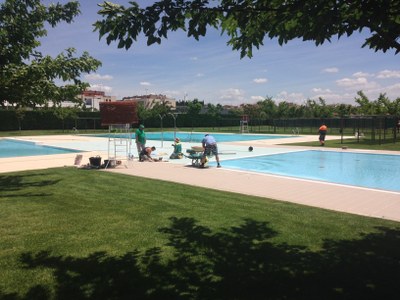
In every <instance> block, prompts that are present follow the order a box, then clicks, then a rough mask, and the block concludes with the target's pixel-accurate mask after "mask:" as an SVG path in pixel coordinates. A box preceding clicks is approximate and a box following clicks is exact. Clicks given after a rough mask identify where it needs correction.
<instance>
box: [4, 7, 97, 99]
mask: <svg viewBox="0 0 400 300" xmlns="http://www.w3.org/2000/svg"><path fill="white" fill-rule="evenodd" d="M78 14H79V3H78V2H77V1H71V2H67V3H66V4H65V5H61V4H59V3H58V4H52V5H50V6H48V7H46V6H45V5H43V4H42V3H41V1H40V0H29V1H26V0H6V1H4V3H1V4H0V25H1V26H0V45H1V47H0V104H3V103H5V102H8V103H10V104H16V105H18V106H30V107H35V106H38V105H47V103H48V101H53V102H54V103H60V102H61V101H62V100H66V99H65V97H66V96H68V98H69V99H68V100H74V99H75V97H76V95H77V94H79V93H80V92H81V91H83V90H84V89H85V88H86V87H87V86H88V85H87V84H86V83H82V82H81V80H80V76H81V73H83V72H84V73H89V72H92V71H95V70H96V69H97V68H98V67H99V66H100V65H101V62H100V61H98V60H96V59H94V58H93V57H91V56H90V55H89V54H88V53H87V52H84V53H83V54H82V55H81V56H80V57H75V56H74V55H75V49H72V48H70V49H67V50H66V52H65V53H61V54H59V55H58V56H56V57H55V58H52V57H50V56H44V55H42V54H41V53H40V52H39V51H37V49H36V48H37V47H38V46H39V45H40V42H39V38H40V37H43V36H45V35H46V34H47V32H46V30H45V29H44V28H45V23H48V24H50V25H51V26H56V25H57V24H58V23H59V22H62V21H65V22H67V23H70V22H72V20H73V18H74V17H75V16H76V15H78ZM57 79H61V80H62V81H64V83H65V86H64V87H59V86H57V85H56V84H55V82H54V80H57ZM66 86H68V87H66ZM66 91H68V92H66Z"/></svg>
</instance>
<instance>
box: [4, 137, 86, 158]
mask: <svg viewBox="0 0 400 300" xmlns="http://www.w3.org/2000/svg"><path fill="white" fill-rule="evenodd" d="M77 152H82V151H79V150H73V149H67V148H57V147H51V146H44V145H38V144H36V143H34V142H29V141H16V140H9V139H1V140H0V158H5V157H21V156H37V155H52V154H66V153H77Z"/></svg>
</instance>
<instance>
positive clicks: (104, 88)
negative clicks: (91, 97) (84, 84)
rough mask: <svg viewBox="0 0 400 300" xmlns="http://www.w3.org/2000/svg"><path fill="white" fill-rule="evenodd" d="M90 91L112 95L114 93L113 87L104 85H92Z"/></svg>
mask: <svg viewBox="0 0 400 300" xmlns="http://www.w3.org/2000/svg"><path fill="white" fill-rule="evenodd" d="M89 90H91V91H103V92H106V93H110V92H111V91H112V87H110V86H107V85H103V84H91V85H90V87H89Z"/></svg>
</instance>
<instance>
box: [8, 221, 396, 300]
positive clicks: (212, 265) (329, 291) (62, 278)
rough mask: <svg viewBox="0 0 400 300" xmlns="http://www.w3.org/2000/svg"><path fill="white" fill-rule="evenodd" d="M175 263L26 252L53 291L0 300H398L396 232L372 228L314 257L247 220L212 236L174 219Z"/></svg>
mask: <svg viewBox="0 0 400 300" xmlns="http://www.w3.org/2000/svg"><path fill="white" fill-rule="evenodd" d="M171 221H172V224H171V226H169V227H168V228H163V229H161V232H163V233H165V234H166V235H168V245H169V246H170V247H171V249H172V250H173V254H174V255H173V256H171V257H169V258H168V257H166V256H163V253H162V251H161V249H159V248H153V249H149V250H147V251H146V252H145V253H139V252H138V251H133V252H130V253H126V254H125V255H123V256H120V257H112V256H109V255H107V254H106V253H102V252H99V253H93V254H91V255H89V256H88V257H83V258H77V257H70V256H54V255H51V254H50V253H47V252H41V253H36V254H33V253H25V254H24V255H23V256H22V257H21V261H22V263H23V264H24V266H25V268H27V269H30V270H34V269H42V268H49V269H51V270H54V277H55V279H56V285H55V287H54V289H55V292H54V293H55V294H54V293H52V292H50V290H51V289H52V287H46V286H35V287H32V288H31V290H30V291H29V292H28V293H27V294H26V295H24V296H23V297H20V296H19V295H16V294H1V293H0V298H2V299H50V298H55V299H398V295H399V293H400V284H399V278H400V265H399V264H400V231H398V230H391V229H388V228H377V231H378V232H377V233H374V234H369V235H366V236H364V237H362V238H360V239H359V240H351V241H347V240H346V241H326V242H325V243H324V245H323V248H322V250H321V251H319V252H311V251H309V250H308V249H306V248H304V247H300V246H294V245H288V244H275V243H272V242H271V238H273V237H275V236H276V235H277V234H278V233H277V232H275V231H274V230H272V229H271V228H270V227H269V226H268V223H263V222H258V221H255V220H251V219H248V220H245V221H244V223H243V224H242V225H240V226H238V227H231V228H227V229H224V230H222V231H218V232H213V231H212V230H211V229H210V228H207V227H205V226H201V225H199V224H197V223H196V221H195V220H194V219H191V218H172V219H171Z"/></svg>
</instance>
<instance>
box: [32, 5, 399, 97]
mask: <svg viewBox="0 0 400 300" xmlns="http://www.w3.org/2000/svg"><path fill="white" fill-rule="evenodd" d="M43 2H44V3H46V4H48V3H50V2H52V1H48V0H45V1H43ZM59 2H60V3H66V2H68V1H59ZM101 2H102V1H98V0H85V1H80V3H81V12H82V13H81V15H80V16H78V17H77V18H75V21H74V23H73V24H60V25H59V26H57V27H56V28H55V29H51V28H50V29H49V30H48V35H47V37H46V38H43V39H42V40H41V42H42V46H41V48H40V50H41V51H42V52H43V53H44V54H48V55H52V56H55V55H57V54H58V53H60V52H62V51H63V50H65V49H66V48H68V47H74V48H76V49H77V54H79V55H80V54H81V53H82V52H83V51H88V52H89V53H90V55H92V56H93V57H94V58H96V59H98V60H100V61H101V62H102V67H100V68H99V69H98V70H97V72H96V73H95V74H89V75H84V76H83V79H84V80H85V81H87V82H89V83H90V84H91V89H93V90H102V91H105V92H106V94H107V95H111V96H116V98H117V99H122V97H125V96H133V95H143V94H149V93H151V94H164V95H167V96H169V97H172V98H175V99H176V100H182V99H186V100H193V99H194V98H197V99H199V100H204V101H205V102H206V103H213V104H217V103H219V104H222V105H239V104H242V103H256V102H257V101H259V100H263V99H265V97H272V98H273V100H275V102H277V103H278V102H280V101H288V102H294V103H298V104H301V103H304V101H306V100H307V99H315V100H317V99H318V97H322V98H324V99H325V100H326V102H327V103H328V104H332V103H348V104H355V102H354V98H355V97H356V96H357V94H356V93H357V91H359V90H362V91H363V92H364V93H365V94H366V95H367V96H368V97H369V99H370V100H375V99H376V98H377V97H378V95H379V94H380V93H386V94H387V96H388V97H389V98H390V99H391V100H394V99H396V98H398V97H400V54H398V55H395V54H394V51H388V52H386V53H383V52H374V51H373V50H371V49H369V48H361V45H362V44H363V42H364V40H365V36H366V35H365V34H362V33H360V34H355V35H353V36H351V37H349V38H347V37H342V38H341V39H340V40H336V39H335V40H332V42H331V43H325V44H324V45H322V46H318V47H317V46H315V45H314V44H313V43H312V42H303V41H301V40H295V41H291V42H289V43H288V44H285V45H283V46H279V44H278V42H277V41H276V40H270V39H266V40H265V41H264V46H263V47H261V48H260V49H259V50H257V49H254V50H253V58H251V59H249V58H243V59H240V53H239V52H237V51H233V50H232V49H231V48H230V47H229V46H227V45H226V43H227V41H228V38H227V37H224V36H221V35H220V33H219V32H217V31H215V30H210V31H208V33H207V36H206V37H204V38H201V39H200V41H196V40H195V39H193V38H188V37H187V35H186V33H185V32H183V31H179V32H175V33H170V34H169V37H168V39H167V40H163V41H162V43H161V45H152V46H150V47H148V46H147V45H146V40H145V39H144V38H141V39H139V40H138V42H136V43H134V44H133V45H132V47H131V48H130V49H129V50H125V49H118V48H117V44H116V43H112V44H110V45H107V43H106V41H105V39H104V38H103V39H101V40H99V36H98V32H93V27H92V24H93V23H94V22H95V21H96V20H98V19H100V16H99V15H97V11H98V10H99V7H98V6H97V4H98V3H101ZM111 2H114V3H118V4H122V5H125V6H129V4H128V1H125V0H114V1H111ZM136 2H137V3H139V5H140V6H141V7H144V6H145V5H146V6H147V5H150V4H151V3H153V2H155V1H150V0H149V1H136Z"/></svg>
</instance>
